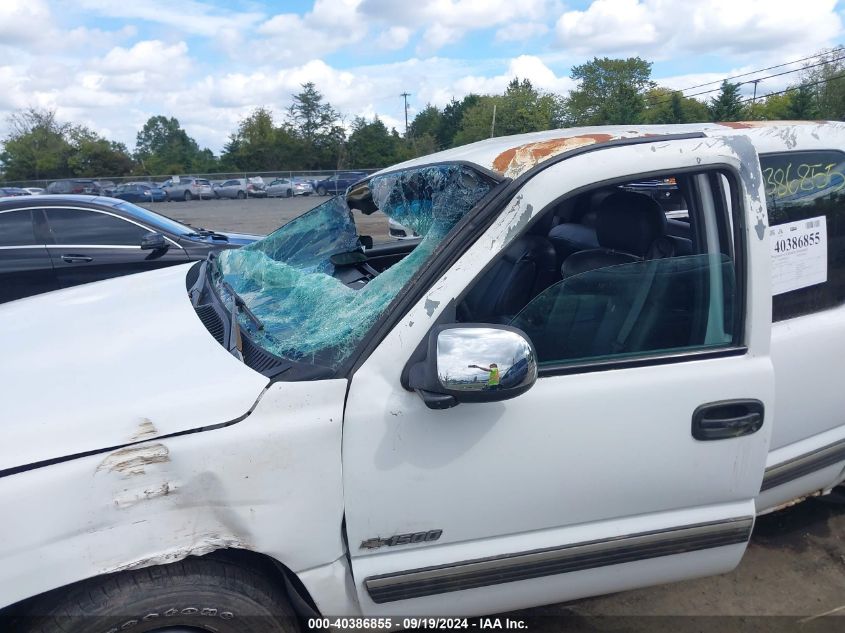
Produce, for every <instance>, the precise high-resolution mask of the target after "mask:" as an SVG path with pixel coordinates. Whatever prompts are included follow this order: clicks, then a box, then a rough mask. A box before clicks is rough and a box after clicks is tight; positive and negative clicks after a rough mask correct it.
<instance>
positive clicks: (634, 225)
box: [596, 191, 666, 257]
mask: <svg viewBox="0 0 845 633" xmlns="http://www.w3.org/2000/svg"><path fill="white" fill-rule="evenodd" d="M665 232H666V215H665V214H664V213H663V209H662V208H661V207H660V205H659V204H658V203H657V202H655V201H654V200H653V199H652V198H651V197H650V196H647V195H645V194H642V193H634V192H632V191H617V192H615V193H612V194H611V195H609V196H607V197H606V198H604V199H603V200H602V201H601V203H600V204H599V208H598V213H597V215H596V237H597V238H598V241H599V244H600V245H601V246H602V248H609V249H612V250H615V251H622V252H624V253H632V254H634V255H637V256H638V257H644V256H645V255H646V254H647V253H648V252H649V249H650V248H651V246H652V244H654V241H655V240H656V239H658V238H659V237H662V236H663V235H664V234H665Z"/></svg>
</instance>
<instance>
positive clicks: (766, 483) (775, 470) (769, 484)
mask: <svg viewBox="0 0 845 633" xmlns="http://www.w3.org/2000/svg"><path fill="white" fill-rule="evenodd" d="M843 460H845V440H839V441H838V442H834V443H833V444H828V445H827V446H823V447H821V448H819V449H817V450H815V451H812V452H810V453H805V454H804V455H799V456H798V457H795V458H793V459H790V460H787V461H785V462H781V463H780V464H775V465H774V466H769V467H768V468H767V469H766V474H765V475H764V476H763V485H762V486H760V492H764V491H766V490H769V489H771V488H775V487H777V486H780V485H781V484H785V483H787V482H789V481H792V480H793V479H798V478H799V477H803V476H804V475H809V474H810V473H812V472H814V471H816V470H821V469H822V468H826V467H827V466H832V465H833V464H835V463H837V462H840V461H843Z"/></svg>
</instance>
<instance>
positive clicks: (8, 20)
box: [0, 0, 51, 44]
mask: <svg viewBox="0 0 845 633" xmlns="http://www.w3.org/2000/svg"><path fill="white" fill-rule="evenodd" d="M50 21H51V15H50V8H49V7H48V6H47V3H46V2H44V0H2V2H0V44H21V43H26V42H27V40H30V39H32V38H34V37H37V36H38V32H39V30H40V29H41V28H43V27H44V25H45V24H48V23H49V22H50Z"/></svg>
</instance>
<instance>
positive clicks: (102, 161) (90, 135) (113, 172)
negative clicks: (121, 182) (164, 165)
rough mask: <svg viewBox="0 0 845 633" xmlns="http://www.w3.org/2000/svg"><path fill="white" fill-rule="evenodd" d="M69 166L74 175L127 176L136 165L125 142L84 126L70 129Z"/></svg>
mask: <svg viewBox="0 0 845 633" xmlns="http://www.w3.org/2000/svg"><path fill="white" fill-rule="evenodd" d="M68 136H69V142H70V146H71V152H70V155H69V157H68V168H69V169H70V171H71V173H72V174H73V175H74V176H85V177H93V176H104V175H105V176H125V175H127V174H129V173H131V172H132V169H133V168H134V166H135V163H134V161H133V160H132V157H131V156H130V155H129V151H128V150H127V149H126V146H125V145H124V144H123V143H116V142H114V141H109V140H107V139H104V138H102V137H101V136H99V135H98V134H97V133H95V132H93V131H91V130H89V129H88V128H86V127H83V126H77V127H73V128H71V129H70V131H69V134H68Z"/></svg>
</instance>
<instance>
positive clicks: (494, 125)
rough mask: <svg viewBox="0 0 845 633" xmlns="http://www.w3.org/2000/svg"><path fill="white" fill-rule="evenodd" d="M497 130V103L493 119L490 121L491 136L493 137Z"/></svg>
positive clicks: (494, 106)
mask: <svg viewBox="0 0 845 633" xmlns="http://www.w3.org/2000/svg"><path fill="white" fill-rule="evenodd" d="M495 131H496V104H495V103H494V104H493V120H492V121H491V122H490V138H493V134H494V133H495Z"/></svg>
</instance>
